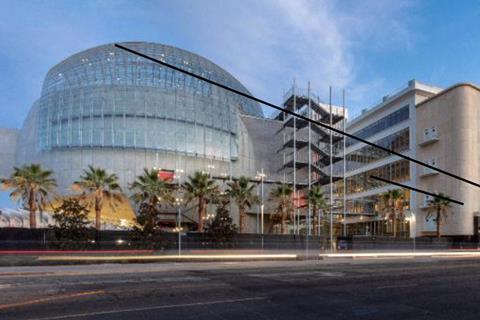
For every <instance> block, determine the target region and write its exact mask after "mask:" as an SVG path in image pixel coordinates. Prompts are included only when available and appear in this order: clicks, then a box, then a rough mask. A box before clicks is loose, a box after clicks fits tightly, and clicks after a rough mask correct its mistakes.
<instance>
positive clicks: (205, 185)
mask: <svg viewBox="0 0 480 320" xmlns="http://www.w3.org/2000/svg"><path fill="white" fill-rule="evenodd" d="M183 189H184V190H185V192H186V193H185V199H186V201H187V202H190V201H192V200H193V199H197V201H198V231H203V222H204V221H203V220H204V219H205V213H206V210H207V203H208V201H209V200H210V199H211V198H212V197H213V196H215V194H216V193H217V192H218V186H217V185H216V184H215V181H213V180H212V179H211V178H210V174H208V173H206V172H200V171H196V172H195V173H194V174H193V176H189V177H188V181H186V182H184V183H183Z"/></svg>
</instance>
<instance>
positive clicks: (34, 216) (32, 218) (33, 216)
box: [28, 190, 37, 229]
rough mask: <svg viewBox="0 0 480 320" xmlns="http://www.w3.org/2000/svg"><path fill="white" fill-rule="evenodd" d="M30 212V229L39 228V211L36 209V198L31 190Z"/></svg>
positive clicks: (29, 197)
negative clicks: (37, 212)
mask: <svg viewBox="0 0 480 320" xmlns="http://www.w3.org/2000/svg"><path fill="white" fill-rule="evenodd" d="M28 211H29V212H30V229H36V228H37V214H36V211H37V210H36V208H35V197H34V193H33V191H32V190H30V193H29V195H28Z"/></svg>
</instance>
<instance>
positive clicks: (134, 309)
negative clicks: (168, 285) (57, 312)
mask: <svg viewBox="0 0 480 320" xmlns="http://www.w3.org/2000/svg"><path fill="white" fill-rule="evenodd" d="M265 299H266V297H253V298H241V299H228V300H216V301H205V302H193V303H182V304H168V305H162V306H151V307H141V308H130V309H119V310H107V311H98V312H88V313H75V314H67V315H62V316H53V317H46V318H31V319H28V320H58V319H68V318H78V317H91V316H99V315H106V314H115V313H125V312H138V311H150V310H161V309H173V308H185V307H195V306H205V305H213V304H223V303H237V302H247V301H259V300H265Z"/></svg>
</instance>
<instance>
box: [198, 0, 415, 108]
mask: <svg viewBox="0 0 480 320" xmlns="http://www.w3.org/2000/svg"><path fill="white" fill-rule="evenodd" d="M411 7H412V6H411V5H410V4H409V3H408V2H401V3H398V2H397V1H362V2H358V1H352V2H347V1H342V2H333V1H326V0H318V1H310V0H295V1H293V0H291V1H290V0H282V1H275V0H265V1H249V0H246V1H241V2H235V3H234V2H227V3H225V2H221V1H209V2H207V3H205V2H202V3H201V5H198V6H194V7H193V9H192V11H193V12H194V14H198V13H200V17H199V18H198V20H197V21H196V22H194V23H193V24H192V26H194V27H195V30H192V33H195V34H197V35H198V36H199V37H201V41H199V42H198V43H197V44H196V46H197V47H198V48H199V50H200V51H201V52H202V53H204V54H205V55H206V56H207V57H210V58H211V59H212V60H213V61H216V62H217V63H219V64H220V65H222V66H224V67H225V68H226V69H227V70H229V71H230V72H231V73H232V74H234V75H236V76H237V77H238V78H239V80H240V81H241V82H243V83H244V84H246V86H247V87H248V88H249V89H250V90H251V91H252V92H253V93H254V94H256V95H259V96H261V97H263V98H267V99H269V100H272V101H275V102H277V103H279V102H281V97H282V90H283V89H288V88H289V87H290V86H291V85H292V80H293V79H294V78H295V79H296V82H297V84H298V86H300V87H304V88H306V86H307V81H311V85H312V87H313V88H314V90H315V92H316V93H318V94H319V95H320V97H321V98H323V99H326V98H327V97H328V96H327V95H328V87H329V85H332V86H334V88H335V89H334V92H335V93H336V99H335V101H336V102H337V103H339V100H340V98H339V97H340V91H341V89H342V88H346V89H347V91H348V93H347V94H349V100H350V103H352V104H355V103H359V104H365V101H366V99H365V98H367V97H368V96H369V95H373V96H375V97H378V96H381V95H382V94H383V92H382V91H381V90H387V89H385V88H384V87H383V86H384V84H385V80H384V78H383V77H382V76H378V75H374V78H370V79H360V78H359V74H360V73H361V72H362V69H363V68H368V65H366V64H368V63H372V61H369V60H368V59H364V58H363V57H362V58H361V59H357V55H362V54H363V53H364V52H367V54H368V53H372V52H373V53H377V52H382V51H389V50H395V48H398V47H409V48H413V47H414V43H415V38H414V37H412V36H411V32H410V30H409V25H408V19H406V18H405V14H406V11H407V10H410V9H411ZM196 19H197V18H193V20H196ZM373 63H374V61H373ZM369 89H372V90H376V91H377V92H373V93H372V91H371V90H369ZM367 100H368V99H367Z"/></svg>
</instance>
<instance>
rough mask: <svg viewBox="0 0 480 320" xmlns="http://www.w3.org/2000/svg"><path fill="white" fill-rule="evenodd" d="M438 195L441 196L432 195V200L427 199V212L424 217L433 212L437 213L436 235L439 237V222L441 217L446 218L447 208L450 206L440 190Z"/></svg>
mask: <svg viewBox="0 0 480 320" xmlns="http://www.w3.org/2000/svg"><path fill="white" fill-rule="evenodd" d="M438 195H439V196H440V197H443V198H439V197H434V198H433V199H432V200H429V201H428V214H427V216H426V219H428V218H429V217H430V216H431V214H432V213H433V212H435V213H436V214H437V218H436V223H437V237H438V238H440V236H441V234H440V224H441V222H442V219H445V220H446V219H447V215H448V213H449V211H450V210H449V209H450V208H451V206H450V202H451V201H450V200H448V197H447V196H446V195H444V194H443V193H441V192H440V193H439V194H438ZM445 198H446V199H445Z"/></svg>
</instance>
